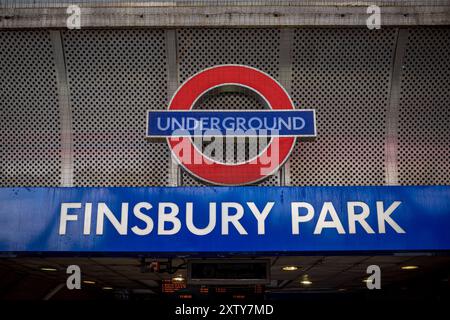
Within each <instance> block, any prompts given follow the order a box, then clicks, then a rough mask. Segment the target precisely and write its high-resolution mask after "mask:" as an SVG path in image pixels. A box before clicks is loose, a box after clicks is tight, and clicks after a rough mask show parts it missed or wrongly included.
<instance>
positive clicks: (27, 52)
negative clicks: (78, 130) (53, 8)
mask: <svg viewBox="0 0 450 320" xmlns="http://www.w3.org/2000/svg"><path fill="white" fill-rule="evenodd" d="M55 70H56V68H55V62H54V60H53V53H52V45H51V42H50V37H49V33H48V32H45V31H36V32H34V31H33V32H30V31H27V32H22V31H21V32H0V110H1V111H0V112H1V118H0V119H1V126H0V136H1V140H0V141H1V144H0V186H54V185H59V182H60V174H61V161H60V159H61V157H60V156H61V154H60V153H61V144H60V124H59V115H58V111H59V106H58V90H57V83H56V71H55Z"/></svg>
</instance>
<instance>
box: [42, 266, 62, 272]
mask: <svg viewBox="0 0 450 320" xmlns="http://www.w3.org/2000/svg"><path fill="white" fill-rule="evenodd" d="M41 270H42V271H58V269H55V268H52V267H42V268H41Z"/></svg>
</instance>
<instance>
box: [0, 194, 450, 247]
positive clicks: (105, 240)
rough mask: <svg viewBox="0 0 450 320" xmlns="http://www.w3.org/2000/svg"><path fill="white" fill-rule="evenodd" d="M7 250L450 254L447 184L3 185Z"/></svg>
mask: <svg viewBox="0 0 450 320" xmlns="http://www.w3.org/2000/svg"><path fill="white" fill-rule="evenodd" d="M0 225H1V228H0V251H1V252H90V253H92V252H188V253H202V252H276V253H290V252H303V253H308V252H315V253H317V252H343V251H346V252H348V251H354V252H368V251H370V252H377V251H380V252H386V251H394V252H397V251H434V250H450V232H448V227H449V226H450V187H448V186H420V187H197V188H193V187H138V188H134V187H112V188H1V189H0Z"/></svg>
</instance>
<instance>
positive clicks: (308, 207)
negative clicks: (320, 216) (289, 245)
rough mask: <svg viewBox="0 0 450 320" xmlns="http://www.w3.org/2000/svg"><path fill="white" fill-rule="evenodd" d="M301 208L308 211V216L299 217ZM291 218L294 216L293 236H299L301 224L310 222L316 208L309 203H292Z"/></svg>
mask: <svg viewBox="0 0 450 320" xmlns="http://www.w3.org/2000/svg"><path fill="white" fill-rule="evenodd" d="M300 208H304V209H306V214H305V215H304V216H300V215H299V211H300ZM291 216H292V234H299V233H300V225H299V224H300V222H306V221H310V220H311V219H312V218H313V217H314V208H313V206H312V205H310V204H309V203H308V202H292V203H291Z"/></svg>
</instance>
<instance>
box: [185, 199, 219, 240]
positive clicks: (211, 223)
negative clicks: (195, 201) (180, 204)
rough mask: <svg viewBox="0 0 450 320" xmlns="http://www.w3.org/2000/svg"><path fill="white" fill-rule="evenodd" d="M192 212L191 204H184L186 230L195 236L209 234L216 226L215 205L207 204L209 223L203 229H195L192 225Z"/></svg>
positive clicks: (213, 203)
mask: <svg viewBox="0 0 450 320" xmlns="http://www.w3.org/2000/svg"><path fill="white" fill-rule="evenodd" d="M193 211H194V210H193V207H192V202H188V203H186V225H187V228H188V230H189V231H191V232H192V233H193V234H195V235H197V236H204V235H206V234H208V233H210V232H211V231H212V230H213V229H214V227H215V226H216V211H217V210H216V203H215V202H211V203H210V204H209V222H208V225H207V226H206V227H204V228H203V229H200V228H197V227H196V226H195V225H194V217H193V215H194V214H193Z"/></svg>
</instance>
